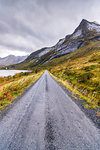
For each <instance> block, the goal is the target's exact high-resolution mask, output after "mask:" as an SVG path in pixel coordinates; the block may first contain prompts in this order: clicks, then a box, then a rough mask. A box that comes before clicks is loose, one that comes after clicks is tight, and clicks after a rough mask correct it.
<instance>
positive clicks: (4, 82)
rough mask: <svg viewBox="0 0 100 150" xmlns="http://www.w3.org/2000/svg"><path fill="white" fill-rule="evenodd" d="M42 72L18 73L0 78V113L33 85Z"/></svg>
mask: <svg viewBox="0 0 100 150" xmlns="http://www.w3.org/2000/svg"><path fill="white" fill-rule="evenodd" d="M42 73H43V71H42V72H39V73H37V74H34V73H19V74H16V75H15V76H13V77H11V76H9V77H5V78H0V112H1V111H2V110H3V109H4V108H5V107H7V105H9V104H12V102H13V100H14V99H15V98H17V97H18V96H19V95H21V94H22V93H23V92H24V90H25V89H26V88H28V87H29V86H30V85H31V84H32V83H34V82H35V81H36V80H37V79H38V78H39V77H40V76H41V75H42Z"/></svg>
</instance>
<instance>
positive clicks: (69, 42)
mask: <svg viewBox="0 0 100 150" xmlns="http://www.w3.org/2000/svg"><path fill="white" fill-rule="evenodd" d="M99 40H100V25H99V24H98V23H96V22H89V21H87V20H85V19H83V20H82V21H81V23H80V24H79V26H78V27H77V28H76V29H75V31H74V32H73V33H72V34H70V35H67V36H66V37H65V38H63V39H60V40H59V41H58V43H57V44H56V45H54V46H52V47H45V48H42V49H40V50H38V51H36V52H33V53H31V54H30V55H29V56H28V57H27V58H26V59H25V61H24V62H23V63H21V65H22V66H24V67H25V68H27V67H28V68H33V67H35V66H37V65H42V64H45V63H47V62H48V61H50V60H52V59H54V58H58V57H61V56H63V55H66V54H70V53H72V52H74V51H76V50H77V49H79V48H81V47H84V46H85V45H87V44H89V42H91V41H93V42H96V41H99ZM16 66H17V67H18V66H19V67H20V64H19V65H16ZM13 67H14V66H13Z"/></svg>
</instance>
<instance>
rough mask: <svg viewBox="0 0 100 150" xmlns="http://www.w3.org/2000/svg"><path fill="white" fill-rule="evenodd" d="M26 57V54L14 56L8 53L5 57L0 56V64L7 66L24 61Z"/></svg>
mask: <svg viewBox="0 0 100 150" xmlns="http://www.w3.org/2000/svg"><path fill="white" fill-rule="evenodd" d="M26 58H27V56H14V55H9V56H7V57H3V58H1V57H0V66H8V65H12V64H17V63H20V62H22V61H24V60H25V59H26Z"/></svg>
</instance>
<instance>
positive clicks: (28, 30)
mask: <svg viewBox="0 0 100 150" xmlns="http://www.w3.org/2000/svg"><path fill="white" fill-rule="evenodd" d="M83 18H84V19H87V20H88V21H96V22H98V23H100V0H0V57H4V56H7V55H9V54H14V55H27V54H30V53H31V52H33V51H36V50H38V49H40V48H42V47H46V46H52V45H54V44H56V42H57V41H58V40H59V39H61V38H63V37H64V36H66V35H67V34H71V33H72V32H73V31H74V29H75V28H76V27H77V26H78V25H79V23H80V21H81V20H82V19H83Z"/></svg>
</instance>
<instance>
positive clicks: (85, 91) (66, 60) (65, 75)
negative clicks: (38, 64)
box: [46, 42, 100, 108]
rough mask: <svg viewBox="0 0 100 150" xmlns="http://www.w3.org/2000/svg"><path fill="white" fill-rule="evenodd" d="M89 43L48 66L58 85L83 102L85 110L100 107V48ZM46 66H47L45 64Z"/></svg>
mask: <svg viewBox="0 0 100 150" xmlns="http://www.w3.org/2000/svg"><path fill="white" fill-rule="evenodd" d="M98 44H100V43H99V42H91V44H90V45H86V46H85V47H83V48H80V49H79V50H77V51H75V52H74V53H71V54H69V55H66V56H63V57H61V58H57V59H55V60H52V61H51V65H52V66H53V64H56V65H55V66H54V67H51V66H50V62H49V64H48V66H50V67H49V71H50V72H51V73H52V74H53V75H54V76H56V77H57V80H59V82H60V83H62V84H63V85H65V86H66V87H67V88H69V89H70V90H71V91H72V92H73V94H78V95H79V96H80V99H83V100H85V101H86V102H87V103H86V104H84V107H85V108H96V107H100V48H99V47H98V46H97V45H98ZM46 65H47V64H46Z"/></svg>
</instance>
